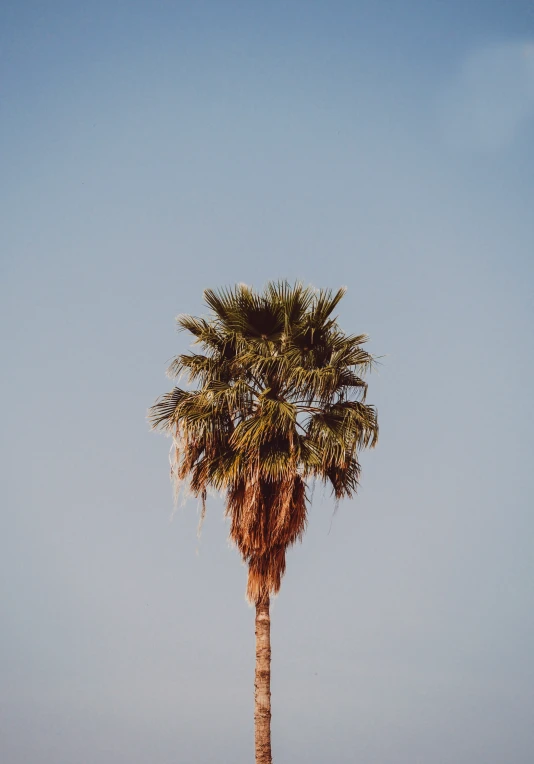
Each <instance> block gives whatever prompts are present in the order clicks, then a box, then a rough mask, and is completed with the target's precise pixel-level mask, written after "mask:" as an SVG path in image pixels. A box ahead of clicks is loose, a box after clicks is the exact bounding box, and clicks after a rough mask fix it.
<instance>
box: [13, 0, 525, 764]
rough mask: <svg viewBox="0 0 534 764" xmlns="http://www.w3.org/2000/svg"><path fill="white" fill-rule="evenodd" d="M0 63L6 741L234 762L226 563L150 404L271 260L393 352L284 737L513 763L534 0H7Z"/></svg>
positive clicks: (196, 762)
mask: <svg viewBox="0 0 534 764" xmlns="http://www.w3.org/2000/svg"><path fill="white" fill-rule="evenodd" d="M0 64H1V71H2V75H1V78H2V86H1V93H0V109H1V112H0V115H1V124H2V129H1V137H0V148H1V165H0V171H1V177H2V183H1V191H0V193H1V200H0V201H1V204H0V209H1V216H2V220H1V226H0V251H1V255H2V275H3V278H2V295H1V305H2V314H3V315H2V320H1V323H0V326H1V332H2V349H3V357H4V362H5V363H4V373H3V375H2V378H1V384H2V388H3V395H2V400H3V405H4V415H3V427H2V436H3V437H2V453H1V464H2V467H3V470H4V473H5V479H4V481H3V485H4V501H3V504H2V514H1V535H0V539H1V544H2V548H1V553H0V561H1V565H2V574H1V579H0V588H1V607H2V614H1V622H2V630H1V637H0V640H1V644H0V676H1V677H2V681H1V683H0V705H1V708H0V759H1V761H2V762H5V764H75V763H78V762H80V764H93V763H94V762H98V763H99V764H147V762H150V764H212V763H213V764H215V763H217V764H221V763H223V764H225V763H226V762H228V764H250V762H251V761H252V760H253V744H252V724H253V719H252V711H253V706H252V700H253V663H254V633H253V631H254V630H253V612H252V610H251V609H250V608H249V607H248V606H247V605H246V604H245V602H244V587H245V570H244V568H243V567H242V566H241V564H240V562H239V559H238V557H237V554H236V553H235V552H234V551H233V550H231V549H229V547H228V544H227V541H226V533H227V529H226V527H225V524H224V521H223V519H222V503H221V501H220V499H212V500H210V502H209V508H208V509H209V511H208V516H207V519H206V523H205V526H204V531H203V535H202V538H201V539H200V541H198V540H197V538H196V525H197V521H198V516H197V511H196V506H195V503H194V502H190V503H188V504H187V505H186V506H185V507H183V508H180V509H179V510H178V511H177V512H176V513H175V514H174V516H173V517H172V520H171V515H172V512H173V505H172V490H171V486H170V483H169V480H168V461H167V455H168V447H169V442H168V441H167V440H165V439H164V438H162V437H161V436H158V435H156V434H153V433H150V432H149V431H148V426H147V424H146V421H145V412H146V409H147V407H148V406H149V405H150V404H151V403H152V402H153V400H154V399H155V398H156V396H157V395H158V394H160V393H161V392H164V391H166V390H167V389H168V388H169V387H170V383H169V381H168V380H167V379H166V378H165V375H164V371H165V368H166V362H167V361H168V360H169V359H170V358H171V357H172V356H173V355H175V354H176V353H178V352H180V351H183V350H184V349H186V347H187V345H188V340H187V337H186V336H184V335H178V334H176V333H175V328H174V317H175V316H176V315H177V314H178V313H181V312H186V313H194V314H198V313H202V311H203V304H202V290H203V289H204V288H205V287H208V286H210V287H217V286H221V285H228V284H233V283H235V282H238V281H243V282H246V283H250V284H254V285H256V286H258V287H261V286H262V285H263V284H264V283H265V281H267V280H268V279H271V278H274V279H277V278H284V277H286V278H288V279H290V280H293V279H296V278H298V279H301V280H303V281H304V282H305V283H311V284H314V285H315V286H331V287H334V288H335V287H338V286H339V285H342V284H343V285H346V286H347V287H348V290H349V291H348V295H347V297H346V298H345V299H344V301H343V303H342V305H341V309H340V321H341V323H342V325H343V327H344V328H346V330H347V331H354V332H366V333H368V334H370V336H371V342H370V345H369V346H368V347H369V349H370V350H371V351H372V352H374V353H376V354H377V355H381V356H383V358H382V366H381V368H380V372H379V374H376V375H373V376H372V377H371V379H370V391H369V399H370V401H371V402H373V403H376V405H377V406H378V410H379V417H380V424H381V440H380V443H379V447H378V448H377V450H375V451H374V452H372V453H370V454H366V455H365V456H364V457H363V459H362V462H363V467H364V470H363V475H362V486H361V490H360V493H359V496H358V497H357V499H356V500H354V501H351V502H345V503H343V504H342V505H341V507H340V508H339V510H338V511H337V513H336V514H335V516H333V514H332V513H333V504H332V501H331V499H330V497H329V495H328V493H327V494H325V495H322V493H321V491H316V493H315V496H314V502H313V506H312V509H311V512H310V526H309V530H308V534H307V537H306V539H305V543H304V544H303V545H302V546H300V547H299V548H296V549H295V550H293V551H291V553H290V555H289V559H288V570H287V574H286V578H285V580H284V585H283V588H282V592H281V594H280V596H279V597H278V599H277V600H276V602H275V604H274V608H273V615H272V629H273V632H272V641H273V747H274V755H275V762H276V764H295V763H299V762H306V764H325V763H326V762H335V764H354V763H355V762H358V764H503V763H504V762H511V763H513V764H531V762H532V761H533V760H534V724H533V708H534V690H533V687H534V659H533V652H532V644H534V597H533V594H534V589H533V581H534V558H533V545H532V538H533V534H534V519H533V515H532V505H533V501H532V490H531V485H530V480H531V474H532V466H531V464H532V456H533V448H532V446H533V432H534V421H533V419H534V417H533V413H534V411H533V409H534V407H533V403H532V392H531V388H532V379H533V377H534V362H533V358H532V335H533V329H534V326H533V305H532V294H533V278H532V277H533V253H534V224H533V214H532V210H533V209H534V148H533V147H534V140H533V139H534V4H533V3H532V2H531V0H528V2H527V1H525V2H522V0H515V2H513V3H511V2H508V0H471V1H466V2H459V1H458V2H440V1H439V0H406V1H405V2H393V0H390V1H389V2H388V1H386V0H373V1H372V2H371V0H365V2H358V1H357V0H353V1H352V2H349V1H348V0H347V2H340V1H338V2H336V1H335V0H332V1H331V2H325V1H324V2H319V1H318V0H305V1H304V0H286V2H282V0H270V2H262V1H261V0H258V2H252V1H251V0H249V1H248V2H245V1H244V0H243V1H242V2H234V1H232V0H212V1H211V2H210V0H196V1H193V0H191V1H190V2H185V1H184V2H179V0H176V1H175V2H173V1H172V0H152V1H151V2H148V0H131V1H129V2H125V1H122V2H121V1H120V0H106V1H105V2H104V0H95V2H93V3H84V4H82V3H78V2H66V1H65V2H55V1H54V0H50V2H37V0H35V2H30V0H17V1H16V2H15V0H4V2H3V3H2V7H1V10H0Z"/></svg>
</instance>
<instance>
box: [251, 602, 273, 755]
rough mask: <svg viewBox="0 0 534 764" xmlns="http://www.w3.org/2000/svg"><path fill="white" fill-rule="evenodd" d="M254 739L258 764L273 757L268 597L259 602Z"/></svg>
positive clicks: (257, 605)
mask: <svg viewBox="0 0 534 764" xmlns="http://www.w3.org/2000/svg"><path fill="white" fill-rule="evenodd" d="M254 741H255V748H256V764H272V757H271V619H270V616H269V596H268V595H267V596H266V597H264V598H262V600H260V602H258V603H257V604H256V675H255V681H254Z"/></svg>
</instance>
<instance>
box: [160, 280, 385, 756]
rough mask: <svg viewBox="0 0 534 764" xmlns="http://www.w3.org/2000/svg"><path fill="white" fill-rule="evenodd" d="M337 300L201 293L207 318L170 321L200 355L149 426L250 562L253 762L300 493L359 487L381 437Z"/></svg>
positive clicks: (182, 362)
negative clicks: (365, 452) (273, 614)
mask: <svg viewBox="0 0 534 764" xmlns="http://www.w3.org/2000/svg"><path fill="white" fill-rule="evenodd" d="M344 293H345V290H344V289H340V290H338V291H337V292H336V293H335V294H333V293H332V292H331V291H330V290H314V289H312V288H310V287H303V286H302V285H301V284H295V285H290V284H288V283H287V282H277V283H274V282H272V283H269V284H267V286H266V287H265V289H264V290H263V292H260V293H258V292H256V291H254V290H253V289H252V288H250V287H247V286H244V285H238V286H236V287H234V288H231V289H221V290H219V291H212V290H210V289H208V290H206V291H205V292H204V298H205V301H206V303H207V305H208V307H209V308H210V311H211V315H210V316H209V318H207V319H206V318H196V317H192V316H179V317H178V324H179V326H180V327H181V328H182V329H184V330H188V331H189V332H191V333H192V334H193V336H194V337H195V342H194V344H196V345H198V346H199V350H201V351H202V352H199V353H196V352H190V353H185V354H182V355H179V356H177V357H176V358H175V359H174V360H173V362H172V363H171V365H170V367H169V370H168V373H169V376H170V377H171V378H177V377H179V376H181V375H182V374H184V373H185V374H186V375H187V377H188V383H189V388H188V389H184V388H181V387H174V389H173V390H171V391H170V392H168V393H166V394H165V395H163V396H161V397H160V398H159V399H158V400H157V401H156V403H155V404H154V405H153V406H152V407H151V409H150V412H149V418H150V422H151V424H152V426H153V427H154V428H159V429H161V430H164V431H166V432H167V433H169V434H171V435H172V437H173V441H174V459H173V467H172V475H173V477H174V478H175V480H176V481H177V483H178V484H181V483H182V482H183V481H187V482H188V484H189V488H190V490H191V492H192V493H193V495H195V496H197V497H199V498H200V500H201V504H202V515H201V517H202V518H203V516H204V513H205V505H206V496H207V491H208V489H215V490H216V491H219V492H222V493H223V494H224V495H225V499H226V515H227V516H228V518H229V520H230V538H231V540H232V541H233V542H234V543H235V545H236V546H237V548H238V550H239V552H240V553H241V556H242V558H243V560H244V562H245V563H246V564H247V566H248V583H247V598H248V600H249V601H250V602H251V603H252V604H254V605H255V608H256V672H255V713H254V722H255V750H256V764H271V762H272V758H271V731H270V726H271V725H270V722H271V693H270V660H271V649H270V616H269V603H270V596H271V595H273V594H276V593H277V592H278V591H279V589H280V582H281V579H282V576H283V575H284V571H285V567H286V551H287V549H288V547H290V546H291V545H292V544H294V543H295V542H296V541H297V540H300V539H302V536H303V534H304V531H305V528H306V516H307V508H308V493H307V488H308V487H309V485H310V483H311V482H313V481H315V480H320V481H323V482H328V483H330V484H331V487H332V491H333V494H334V496H335V498H336V500H339V499H341V498H344V497H351V496H353V495H354V493H355V492H356V488H357V485H358V477H359V474H360V465H359V462H358V452H359V451H360V450H361V449H363V448H366V447H373V446H374V445H375V443H376V440H377V436H378V424H377V417H376V412H375V409H374V408H373V407H372V406H369V405H368V404H366V403H365V395H366V391H367V384H366V382H365V381H364V380H363V377H364V376H365V373H366V372H368V371H369V370H370V369H371V368H372V367H373V364H374V359H373V357H372V356H371V355H370V354H369V353H367V352H366V351H365V350H363V349H362V347H361V345H362V344H363V343H364V342H365V341H366V340H367V337H366V336H365V335H347V334H345V333H344V332H342V330H341V329H340V327H339V325H338V323H337V320H336V318H334V317H333V316H332V314H333V311H334V309H335V307H336V306H337V304H338V303H339V301H340V300H341V298H342V297H343V295H344Z"/></svg>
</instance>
